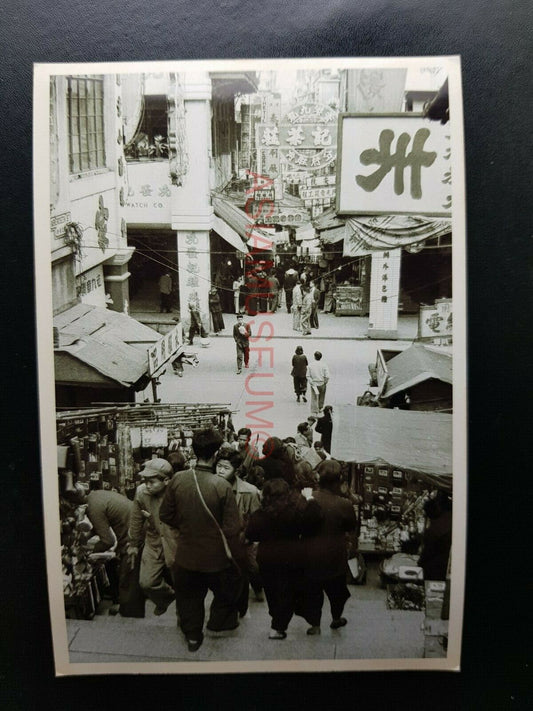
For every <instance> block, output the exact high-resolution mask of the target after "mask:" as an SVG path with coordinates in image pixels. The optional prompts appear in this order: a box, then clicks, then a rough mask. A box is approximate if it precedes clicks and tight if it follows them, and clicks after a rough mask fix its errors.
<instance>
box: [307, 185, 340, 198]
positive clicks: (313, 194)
mask: <svg viewBox="0 0 533 711" xmlns="http://www.w3.org/2000/svg"><path fill="white" fill-rule="evenodd" d="M335 191H336V188H335V186H334V185H329V186H326V187H319V186H317V187H313V188H300V197H301V198H302V200H313V199H314V198H334V197H335Z"/></svg>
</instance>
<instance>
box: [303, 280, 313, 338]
mask: <svg viewBox="0 0 533 711" xmlns="http://www.w3.org/2000/svg"><path fill="white" fill-rule="evenodd" d="M314 303H315V301H314V299H313V294H312V293H311V289H309V287H307V286H302V310H301V312H300V328H301V329H302V336H310V335H311V314H312V313H313V306H314Z"/></svg>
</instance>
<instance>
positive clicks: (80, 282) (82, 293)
mask: <svg viewBox="0 0 533 711" xmlns="http://www.w3.org/2000/svg"><path fill="white" fill-rule="evenodd" d="M103 291H104V273H103V270H102V265H99V266H98V267H95V268H94V269H88V270H87V271H86V272H84V273H83V274H80V275H79V276H77V277H76V296H77V297H78V298H81V299H82V300H83V301H84V302H85V301H86V300H84V298H83V297H86V296H89V295H91V296H93V295H95V294H96V293H97V292H101V295H104V294H103ZM104 296H105V295H104ZM88 303H90V302H88Z"/></svg>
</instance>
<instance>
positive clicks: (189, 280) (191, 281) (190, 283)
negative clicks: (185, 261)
mask: <svg viewBox="0 0 533 711" xmlns="http://www.w3.org/2000/svg"><path fill="white" fill-rule="evenodd" d="M186 286H198V277H195V276H190V277H188V278H187V282H186Z"/></svg>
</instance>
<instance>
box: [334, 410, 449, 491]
mask: <svg viewBox="0 0 533 711" xmlns="http://www.w3.org/2000/svg"><path fill="white" fill-rule="evenodd" d="M452 422H453V415H449V414H445V413H440V412H419V411H410V410H389V409H385V408H378V407H353V406H351V405H339V406H337V407H336V408H335V422H334V427H333V442H332V449H331V453H332V455H333V456H334V457H335V459H339V460H341V461H345V462H367V461H371V460H374V459H383V460H384V461H386V462H388V463H389V464H391V465H393V466H396V467H398V468H399V469H405V470H408V471H412V472H416V473H419V474H424V475H427V476H433V477H437V478H440V479H442V481H443V482H448V484H450V485H451V476H452Z"/></svg>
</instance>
